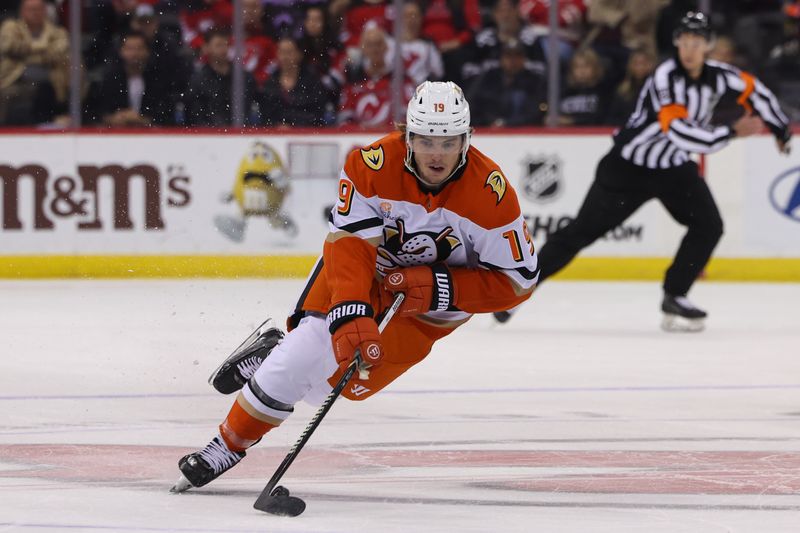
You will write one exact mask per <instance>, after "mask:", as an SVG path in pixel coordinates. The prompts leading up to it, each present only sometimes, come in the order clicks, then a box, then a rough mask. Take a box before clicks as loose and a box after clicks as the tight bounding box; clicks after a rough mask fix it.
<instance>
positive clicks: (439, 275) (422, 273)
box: [383, 263, 455, 316]
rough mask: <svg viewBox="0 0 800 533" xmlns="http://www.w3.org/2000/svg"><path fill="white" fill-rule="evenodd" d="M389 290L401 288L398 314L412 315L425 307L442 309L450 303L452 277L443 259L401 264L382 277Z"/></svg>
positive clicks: (430, 309) (420, 312) (453, 298)
mask: <svg viewBox="0 0 800 533" xmlns="http://www.w3.org/2000/svg"><path fill="white" fill-rule="evenodd" d="M383 286H384V287H385V288H386V289H387V290H388V291H390V292H392V293H396V292H404V293H405V295H406V299H405V301H403V304H402V305H401V306H400V309H398V311H397V314H398V315H400V316H414V315H421V314H423V313H427V312H428V311H446V310H447V309H450V308H452V307H453V302H454V301H455V291H454V287H453V277H452V276H451V275H450V270H449V269H448V268H447V266H446V265H445V264H444V263H436V264H435V265H430V266H427V265H424V266H414V267H408V268H401V269H399V270H395V271H394V272H390V273H388V274H387V275H386V277H384V278H383Z"/></svg>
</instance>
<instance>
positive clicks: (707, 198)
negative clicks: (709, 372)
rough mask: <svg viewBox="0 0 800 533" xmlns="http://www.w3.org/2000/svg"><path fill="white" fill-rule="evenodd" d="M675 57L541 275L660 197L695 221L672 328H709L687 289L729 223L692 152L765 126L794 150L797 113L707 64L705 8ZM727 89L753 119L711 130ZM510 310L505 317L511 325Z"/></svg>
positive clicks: (600, 169) (732, 72)
mask: <svg viewBox="0 0 800 533" xmlns="http://www.w3.org/2000/svg"><path fill="white" fill-rule="evenodd" d="M673 38H674V41H673V42H674V44H675V48H676V54H675V57H674V58H672V59H668V60H666V61H665V62H663V63H661V64H660V65H659V66H658V67H657V68H656V70H655V72H654V73H653V75H652V76H651V77H650V78H649V79H648V80H647V81H646V82H645V84H644V87H643V88H642V91H641V93H640V94H639V100H638V102H637V104H636V108H635V110H634V111H633V113H632V114H631V116H630V118H629V119H628V122H627V124H626V125H625V127H624V128H622V130H621V131H619V132H618V133H617V134H616V135H615V136H614V146H613V148H612V149H611V151H610V152H609V153H608V154H606V156H605V157H603V159H601V160H600V163H599V164H598V166H597V172H596V175H595V181H594V183H593V184H592V186H591V188H590V189H589V192H588V193H587V194H586V198H585V199H584V201H583V205H582V206H581V208H580V210H579V211H578V215H577V217H576V218H575V219H574V220H573V221H572V222H571V223H570V224H568V225H567V226H565V227H564V228H562V229H561V230H559V231H557V232H556V233H554V234H553V235H551V236H550V237H549V238H548V240H547V242H546V243H545V245H544V246H543V247H542V248H541V250H540V251H539V265H540V267H541V275H540V281H541V280H544V279H546V278H548V277H550V276H552V275H553V274H555V273H556V272H558V271H559V270H561V269H562V268H564V267H565V266H567V264H569V262H570V261H572V259H573V258H574V257H575V255H577V254H578V252H580V251H581V250H582V249H583V248H585V247H587V246H589V245H590V244H592V243H593V242H594V241H596V240H597V239H598V238H600V237H601V236H603V235H604V234H606V233H607V232H608V231H609V230H611V229H613V228H614V227H616V226H618V225H619V224H621V223H622V222H623V221H625V219H627V218H628V217H629V216H631V214H633V212H634V211H636V210H637V209H638V208H639V207H640V206H641V205H642V204H644V203H645V202H647V201H649V200H651V199H653V198H657V199H658V200H659V201H660V202H661V203H662V204H663V205H664V207H665V208H666V209H667V211H668V212H669V214H670V215H671V216H672V218H674V219H675V220H676V221H677V222H678V223H680V224H682V225H684V226H686V227H687V231H686V235H685V236H684V237H683V241H682V242H681V245H680V248H678V252H677V254H676V255H675V259H674V260H673V262H672V265H671V266H670V267H669V269H668V270H667V272H666V276H665V278H664V285H663V289H664V298H663V300H662V303H661V310H662V311H663V312H664V320H663V322H662V327H663V328H664V329H666V330H668V331H675V330H688V331H700V330H702V329H703V326H704V324H703V320H704V318H705V317H706V312H705V311H703V310H701V309H699V308H697V307H696V306H695V305H694V304H693V303H692V302H690V301H689V300H688V299H687V297H686V295H687V293H688V292H689V289H690V288H691V287H692V284H693V283H694V281H695V279H696V278H697V276H698V275H699V274H700V272H702V270H703V268H704V267H705V265H706V263H707V262H708V260H709V258H710V257H711V253H712V251H713V250H714V247H715V246H716V245H717V242H718V241H719V239H720V237H721V236H722V219H721V217H720V214H719V210H718V209H717V206H716V203H715V202H714V199H713V197H712V196H711V191H710V190H709V188H708V185H707V184H706V182H705V181H704V180H703V179H702V178H701V177H700V175H699V173H698V168H697V165H696V164H695V163H694V162H693V161H692V160H691V159H690V157H689V155H690V154H691V153H700V154H708V153H712V152H716V151H717V150H720V149H721V148H723V147H724V146H725V145H727V144H728V142H729V141H730V140H731V139H732V138H734V137H746V136H748V135H753V134H755V133H759V132H760V131H762V129H763V126H764V123H766V125H767V127H768V128H769V129H770V131H771V132H772V134H773V135H774V136H775V138H776V140H777V146H778V150H779V151H780V152H781V153H783V154H787V153H788V152H789V138H790V136H791V130H790V129H789V124H788V119H787V118H786V115H784V113H783V112H782V111H781V109H780V107H779V105H778V102H777V101H776V99H775V96H774V95H773V94H772V93H771V92H770V90H769V89H767V88H766V87H765V86H764V85H763V84H762V83H761V82H760V81H759V80H757V79H756V78H754V77H753V76H752V75H750V74H748V73H747V72H743V71H740V70H738V69H736V68H734V67H732V66H730V65H728V64H725V63H719V62H716V61H710V60H706V55H707V54H708V52H709V51H710V50H711V48H712V44H713V36H712V34H711V29H710V26H709V23H708V19H707V18H706V17H705V15H703V14H702V13H692V12H690V13H688V14H687V15H686V16H685V17H684V18H683V19H682V20H681V22H680V24H679V25H678V26H677V28H676V29H675V32H674V35H673ZM727 93H731V94H733V95H734V96H735V97H736V98H737V101H738V103H739V104H740V105H741V106H742V107H744V109H745V115H744V116H743V117H741V118H740V119H739V120H737V121H736V122H734V123H733V125H731V126H709V121H710V119H711V116H712V113H713V111H714V105H715V104H716V103H717V102H718V101H719V99H720V98H721V97H722V96H724V95H725V94H727ZM510 316H511V315H510V313H508V312H501V313H495V318H496V319H497V320H498V321H500V322H505V321H506V320H508V319H509V318H510Z"/></svg>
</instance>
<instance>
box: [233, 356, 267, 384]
mask: <svg viewBox="0 0 800 533" xmlns="http://www.w3.org/2000/svg"><path fill="white" fill-rule="evenodd" d="M263 362H264V361H263V359H260V358H258V357H256V356H253V357H248V358H246V359H244V360H242V361H241V362H239V364H237V365H236V369H237V370H238V371H239V374H241V375H242V377H243V378H244V380H245V381H247V380H249V379H250V378H252V377H253V375H254V374H255V373H256V370H258V367H260V366H261V363H263Z"/></svg>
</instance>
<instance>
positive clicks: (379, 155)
mask: <svg viewBox="0 0 800 533" xmlns="http://www.w3.org/2000/svg"><path fill="white" fill-rule="evenodd" d="M361 158H362V159H363V160H364V163H365V164H366V165H367V166H368V167H369V168H371V169H372V170H380V169H381V168H383V146H378V147H377V148H367V149H364V148H362V149H361Z"/></svg>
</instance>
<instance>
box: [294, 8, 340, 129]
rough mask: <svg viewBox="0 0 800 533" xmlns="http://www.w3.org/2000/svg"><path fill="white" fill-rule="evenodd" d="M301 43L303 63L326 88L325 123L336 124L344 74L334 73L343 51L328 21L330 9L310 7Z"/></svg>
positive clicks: (304, 22)
mask: <svg viewBox="0 0 800 533" xmlns="http://www.w3.org/2000/svg"><path fill="white" fill-rule="evenodd" d="M298 45H299V46H300V51H301V52H302V53H303V62H304V63H305V64H306V65H307V66H308V67H309V68H310V69H311V70H312V71H314V72H315V73H316V75H317V76H318V77H319V79H320V81H321V82H322V85H323V87H324V88H325V97H326V100H327V104H326V109H327V111H326V118H325V123H326V124H329V123H333V122H335V121H336V108H337V107H338V106H339V96H340V94H341V89H342V80H341V77H340V76H338V75H337V74H336V73H335V72H334V67H335V65H337V64H339V62H340V60H341V53H342V52H341V46H340V44H339V39H338V38H337V36H336V35H335V34H334V33H333V31H332V30H331V28H330V25H329V24H328V20H327V11H326V10H324V9H322V8H321V7H309V8H308V10H307V11H306V15H305V19H304V20H303V35H302V37H300V39H299V40H298Z"/></svg>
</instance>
